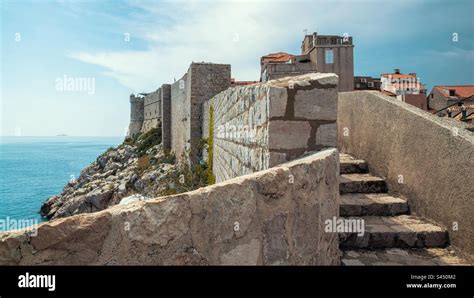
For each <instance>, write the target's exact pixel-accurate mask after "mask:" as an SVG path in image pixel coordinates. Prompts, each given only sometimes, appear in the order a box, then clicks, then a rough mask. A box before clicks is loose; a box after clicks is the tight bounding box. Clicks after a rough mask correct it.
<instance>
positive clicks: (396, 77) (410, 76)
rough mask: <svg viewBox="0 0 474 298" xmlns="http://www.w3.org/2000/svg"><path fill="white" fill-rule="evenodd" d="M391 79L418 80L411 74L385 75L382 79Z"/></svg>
mask: <svg viewBox="0 0 474 298" xmlns="http://www.w3.org/2000/svg"><path fill="white" fill-rule="evenodd" d="M389 76H390V77H391V78H392V79H416V76H414V75H410V74H398V73H383V74H382V77H387V78H388V77H389Z"/></svg>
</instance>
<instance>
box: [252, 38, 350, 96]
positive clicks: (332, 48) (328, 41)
mask: <svg viewBox="0 0 474 298" xmlns="http://www.w3.org/2000/svg"><path fill="white" fill-rule="evenodd" d="M353 52H354V45H353V44H352V37H349V36H337V35H318V34H317V33H313V34H311V35H306V36H305V37H304V40H303V42H302V44H301V54H300V55H292V54H288V53H282V52H280V53H273V54H268V55H266V56H263V57H262V58H261V60H260V65H261V79H260V80H261V81H262V82H266V81H269V80H274V79H279V78H282V77H287V76H296V75H302V74H306V73H311V72H320V73H335V74H337V75H338V76H339V85H338V88H339V91H340V92H342V91H352V90H354V54H353Z"/></svg>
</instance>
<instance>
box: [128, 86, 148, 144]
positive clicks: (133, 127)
mask: <svg viewBox="0 0 474 298" xmlns="http://www.w3.org/2000/svg"><path fill="white" fill-rule="evenodd" d="M143 105H144V100H143V98H142V97H137V96H135V95H133V94H132V95H130V124H129V126H128V131H127V136H128V137H131V136H133V135H135V134H137V133H139V132H140V131H141V129H142V126H143V119H144V115H143V114H144V109H143Z"/></svg>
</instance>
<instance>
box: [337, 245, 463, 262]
mask: <svg viewBox="0 0 474 298" xmlns="http://www.w3.org/2000/svg"><path fill="white" fill-rule="evenodd" d="M341 262H342V263H343V264H344V265H346V266H388V265H398V266H436V265H442V266H450V265H457V266H459V265H472V263H470V262H469V261H468V260H466V259H463V258H462V257H459V256H457V255H456V254H455V253H454V252H453V251H451V250H449V249H446V248H423V249H410V250H401V249H396V248H395V249H394V248H392V249H383V250H370V251H368V250H357V251H353V250H348V251H344V256H343V259H342V260H341Z"/></svg>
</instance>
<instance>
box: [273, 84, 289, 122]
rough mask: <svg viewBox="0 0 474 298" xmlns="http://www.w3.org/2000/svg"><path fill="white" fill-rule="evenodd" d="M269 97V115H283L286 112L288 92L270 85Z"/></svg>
mask: <svg viewBox="0 0 474 298" xmlns="http://www.w3.org/2000/svg"><path fill="white" fill-rule="evenodd" d="M268 98H269V105H270V106H269V109H270V112H269V117H270V118H272V117H283V116H285V112H286V104H287V101H288V94H287V92H286V89H285V88H279V87H270V88H268Z"/></svg>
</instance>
